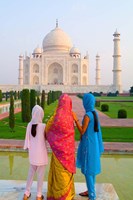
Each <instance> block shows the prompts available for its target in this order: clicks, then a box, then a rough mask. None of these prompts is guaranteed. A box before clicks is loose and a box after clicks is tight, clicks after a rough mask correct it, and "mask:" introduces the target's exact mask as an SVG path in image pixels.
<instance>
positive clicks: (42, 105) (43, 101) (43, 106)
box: [41, 90, 45, 110]
mask: <svg viewBox="0 0 133 200" xmlns="http://www.w3.org/2000/svg"><path fill="white" fill-rule="evenodd" d="M41 107H42V109H43V110H44V109H45V91H44V90H43V91H42V95H41Z"/></svg>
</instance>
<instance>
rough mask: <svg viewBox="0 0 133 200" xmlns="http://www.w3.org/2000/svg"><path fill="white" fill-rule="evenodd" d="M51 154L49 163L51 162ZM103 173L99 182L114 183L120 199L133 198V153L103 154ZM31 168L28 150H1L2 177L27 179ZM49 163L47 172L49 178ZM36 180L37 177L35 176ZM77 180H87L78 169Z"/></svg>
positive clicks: (0, 167) (99, 176)
mask: <svg viewBox="0 0 133 200" xmlns="http://www.w3.org/2000/svg"><path fill="white" fill-rule="evenodd" d="M50 156H51V155H50V154H49V163H50ZM101 161H102V173H101V174H100V175H98V176H97V182H98V183H112V184H113V186H114V188H115V190H116V192H117V194H118V196H119V198H120V200H126V199H128V200H132V199H133V155H121V154H119V155H110V154H109V155H103V156H102V158H101ZM28 168H29V160H28V155H27V152H0V179H1V180H26V179H27V173H28ZM48 170H49V165H48V166H47V168H46V172H45V181H47V178H48ZM35 180H36V177H35ZM75 182H85V179H84V176H83V175H82V174H81V172H80V170H79V169H77V173H76V175H75Z"/></svg>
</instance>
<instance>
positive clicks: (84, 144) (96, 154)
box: [73, 93, 104, 200]
mask: <svg viewBox="0 0 133 200" xmlns="http://www.w3.org/2000/svg"><path fill="white" fill-rule="evenodd" d="M83 106H84V109H85V115H84V117H83V120H82V126H81V125H80V124H79V120H78V118H77V116H76V114H75V113H73V118H74V120H75V123H76V126H77V128H78V130H79V132H80V134H81V140H80V143H79V146H78V152H77V163H76V164H77V167H78V168H81V172H82V173H83V174H84V176H85V179H86V184H87V189H88V191H87V192H85V193H81V195H82V196H86V195H87V196H88V197H89V200H95V199H96V191H95V178H96V175H97V174H99V173H100V172H101V164H100V156H101V154H102V152H103V151H104V147H103V142H102V134H101V128H100V123H99V120H98V114H97V112H96V110H95V97H94V96H93V95H92V94H91V93H88V94H84V96H83Z"/></svg>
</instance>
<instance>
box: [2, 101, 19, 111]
mask: <svg viewBox="0 0 133 200" xmlns="http://www.w3.org/2000/svg"><path fill="white" fill-rule="evenodd" d="M20 107H21V102H20V101H18V102H15V103H14V108H20ZM9 108H10V104H9V103H8V104H4V105H0V114H1V113H5V112H9Z"/></svg>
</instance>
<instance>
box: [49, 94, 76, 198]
mask: <svg viewBox="0 0 133 200" xmlns="http://www.w3.org/2000/svg"><path fill="white" fill-rule="evenodd" d="M46 137H47V140H48V142H49V144H50V146H51V148H52V157H51V165H50V170H49V177H48V192H47V200H65V199H67V200H71V199H73V198H74V196H75V188H74V173H75V172H76V167H75V140H74V120H73V115H72V101H71V98H70V97H69V96H68V95H67V94H63V95H61V96H60V98H59V103H58V107H57V109H56V111H55V113H54V115H53V116H52V117H51V118H50V120H49V121H48V123H47V126H46Z"/></svg>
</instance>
